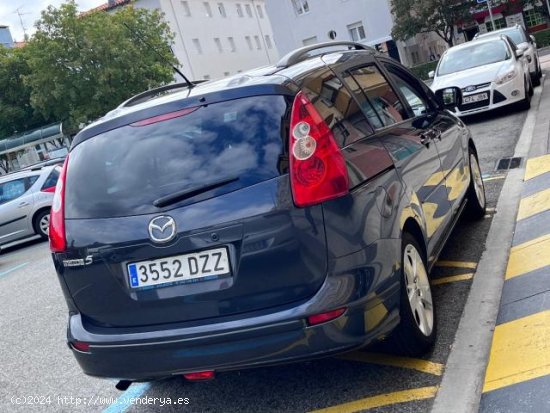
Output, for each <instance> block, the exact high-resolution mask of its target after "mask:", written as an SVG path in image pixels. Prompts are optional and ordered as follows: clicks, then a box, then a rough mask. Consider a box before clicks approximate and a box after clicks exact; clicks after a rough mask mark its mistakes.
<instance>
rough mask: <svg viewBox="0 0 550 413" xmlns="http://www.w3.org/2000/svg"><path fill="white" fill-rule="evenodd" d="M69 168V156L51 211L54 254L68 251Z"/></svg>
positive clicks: (51, 239) (51, 238) (51, 246)
mask: <svg viewBox="0 0 550 413" xmlns="http://www.w3.org/2000/svg"><path fill="white" fill-rule="evenodd" d="M68 167H69V156H68V155H67V157H66V158H65V163H64V164H63V168H62V169H61V172H60V174H59V179H58V180H57V185H56V187H55V192H54V195H53V202H52V209H51V211H50V231H49V237H50V250H51V251H52V252H64V251H65V250H66V249H67V239H66V238H65V177H66V175H67V168H68Z"/></svg>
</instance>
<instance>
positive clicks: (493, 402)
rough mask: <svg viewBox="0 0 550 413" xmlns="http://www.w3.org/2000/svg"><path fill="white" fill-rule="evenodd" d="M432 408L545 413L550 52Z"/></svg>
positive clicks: (548, 394)
mask: <svg viewBox="0 0 550 413" xmlns="http://www.w3.org/2000/svg"><path fill="white" fill-rule="evenodd" d="M541 64H542V68H543V70H544V71H546V72H547V74H546V76H545V78H544V83H543V87H541V88H537V89H536V91H535V96H534V98H533V102H532V108H531V110H530V111H529V112H528V114H527V118H526V120H525V124H524V125H523V129H522V132H521V135H520V138H519V140H518V142H517V144H516V148H515V151H514V157H520V158H522V159H523V160H524V161H523V162H522V163H521V166H520V168H518V169H511V170H509V171H508V174H507V176H506V179H505V181H504V186H503V188H502V192H501V195H500V197H499V200H498V204H497V208H496V209H497V213H496V215H495V216H494V218H493V222H492V225H491V229H490V230H489V234H488V236H487V240H486V244H485V251H484V252H483V254H482V257H481V260H480V261H479V263H478V267H477V271H476V275H475V277H474V279H473V283H472V287H471V289H470V294H469V296H468V300H467V302H466V306H465V308H464V311H463V314H462V318H461V321H460V324H459V327H458V329H457V333H456V336H455V340H454V343H453V346H452V350H451V353H450V355H449V358H448V360H447V364H446V368H445V372H444V375H443V379H442V381H441V385H440V387H439V390H438V392H437V394H436V397H435V399H434V404H433V406H432V410H431V412H432V413H465V412H468V413H474V412H478V411H479V412H481V413H505V412H510V413H512V412H513V413H530V412H536V413H539V412H541V413H542V412H545V413H546V412H550V79H548V77H549V76H548V70H549V69H550V55H547V56H542V57H541Z"/></svg>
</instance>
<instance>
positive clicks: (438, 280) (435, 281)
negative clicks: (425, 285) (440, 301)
mask: <svg viewBox="0 0 550 413" xmlns="http://www.w3.org/2000/svg"><path fill="white" fill-rule="evenodd" d="M472 278H474V273H472V272H470V273H468V274H460V275H453V276H451V277H441V278H434V279H432V285H441V284H449V283H454V282H457V281H466V280H471V279H472Z"/></svg>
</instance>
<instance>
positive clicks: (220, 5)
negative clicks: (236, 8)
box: [218, 3, 227, 17]
mask: <svg viewBox="0 0 550 413" xmlns="http://www.w3.org/2000/svg"><path fill="white" fill-rule="evenodd" d="M218 11H219V12H220V16H222V17H227V14H226V13H225V6H224V5H223V3H218Z"/></svg>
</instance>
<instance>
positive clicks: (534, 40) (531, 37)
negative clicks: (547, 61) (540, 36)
mask: <svg viewBox="0 0 550 413" xmlns="http://www.w3.org/2000/svg"><path fill="white" fill-rule="evenodd" d="M529 38H530V39H531V41H532V42H533V44H536V43H537V39H535V36H533V35H532V34H531V35H530V36H529Z"/></svg>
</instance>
